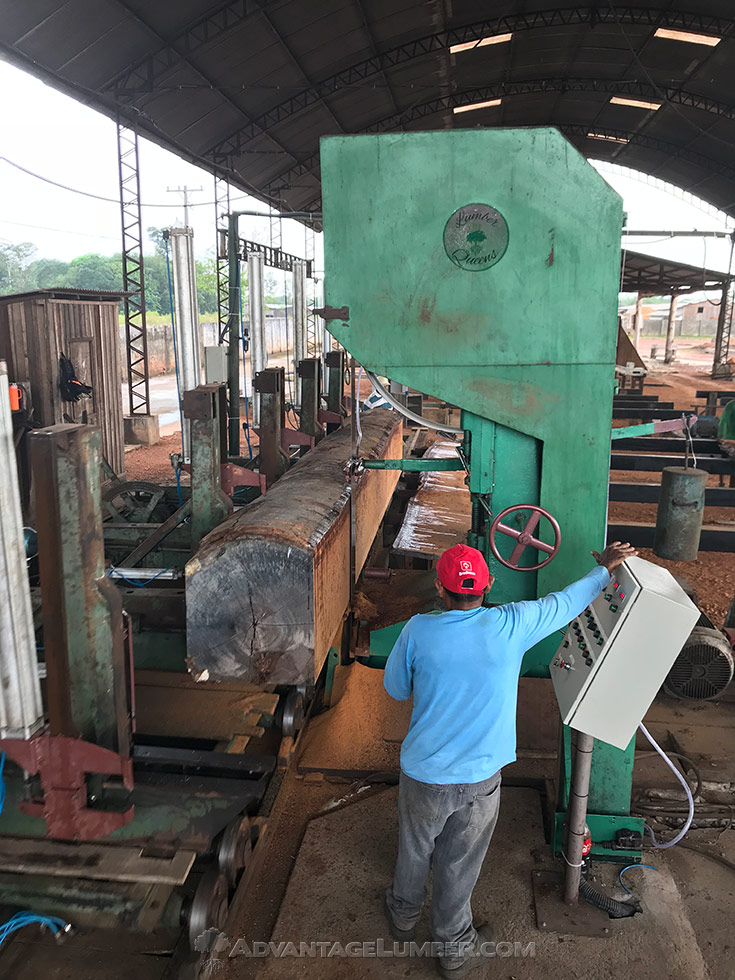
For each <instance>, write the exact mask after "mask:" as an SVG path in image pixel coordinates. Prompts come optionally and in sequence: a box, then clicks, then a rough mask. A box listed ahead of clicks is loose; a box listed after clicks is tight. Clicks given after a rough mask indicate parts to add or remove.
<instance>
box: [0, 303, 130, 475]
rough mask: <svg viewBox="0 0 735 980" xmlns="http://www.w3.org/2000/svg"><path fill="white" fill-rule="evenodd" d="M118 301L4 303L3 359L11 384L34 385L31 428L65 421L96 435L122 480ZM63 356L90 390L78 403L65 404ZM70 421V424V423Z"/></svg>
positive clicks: (0, 308)
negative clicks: (94, 429) (91, 429)
mask: <svg viewBox="0 0 735 980" xmlns="http://www.w3.org/2000/svg"><path fill="white" fill-rule="evenodd" d="M118 300H119V295H118V294H112V295H110V296H109V297H105V296H100V295H99V294H96V293H94V294H90V296H89V297H88V298H84V294H77V295H76V296H74V298H60V297H57V296H54V295H50V294H47V293H43V292H42V293H26V294H23V295H19V296H3V297H0V357H3V358H4V359H5V360H7V361H8V373H9V376H10V380H11V381H16V380H17V381H26V380H28V381H30V385H31V394H32V400H33V405H34V421H35V422H36V423H37V424H38V425H42V426H49V425H58V424H60V423H62V422H64V421H69V420H70V421H73V422H78V423H82V422H83V423H86V424H89V425H96V426H98V427H99V429H100V432H101V434H102V452H103V454H104V456H105V458H106V459H107V461H108V462H109V463H110V465H111V466H112V468H113V469H114V471H115V473H117V475H118V476H122V475H124V473H125V447H124V443H123V421H122V398H121V395H120V342H119V331H118V313H117V311H118ZM61 353H64V354H66V356H67V357H68V358H70V359H71V361H72V363H73V364H74V367H75V369H76V373H77V377H78V378H79V380H80V381H83V382H84V383H85V384H89V385H91V386H92V389H93V390H92V395H91V396H90V397H89V398H82V399H80V400H79V401H78V402H66V401H62V399H61V395H60V392H59V355H60V354H61ZM65 417H66V418H65Z"/></svg>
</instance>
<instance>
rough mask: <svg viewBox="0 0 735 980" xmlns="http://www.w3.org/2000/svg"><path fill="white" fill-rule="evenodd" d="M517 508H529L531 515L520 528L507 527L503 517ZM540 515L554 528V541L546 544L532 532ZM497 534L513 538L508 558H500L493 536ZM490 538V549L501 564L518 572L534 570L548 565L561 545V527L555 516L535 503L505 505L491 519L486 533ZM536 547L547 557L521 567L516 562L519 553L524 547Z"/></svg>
mask: <svg viewBox="0 0 735 980" xmlns="http://www.w3.org/2000/svg"><path fill="white" fill-rule="evenodd" d="M517 510H530V511H531V516H530V517H529V518H528V520H527V521H526V526H525V527H524V528H523V529H522V530H520V531H519V530H518V528H515V527H509V526H508V525H507V524H504V523H503V519H504V518H505V517H507V516H508V515H509V514H513V513H515V511H517ZM542 517H545V518H546V520H547V521H548V522H549V524H551V527H552V528H553V530H554V543H553V544H546V542H545V541H540V540H539V539H538V538H535V537H534V536H533V532H534V531H535V530H536V528H537V527H538V523H539V521H540V520H541V518H542ZM497 534H506V535H507V536H508V537H509V538H515V539H516V541H517V544H516V546H515V548H514V549H513V550H512V551H511V553H510V558H502V557H501V555H500V552H499V551H498V546H497V545H496V543H495V537H496V535H497ZM488 537H489V539H490V549H491V551H492V553H493V554H494V555H495V557H496V558H497V559H498V561H499V562H500V564H501V565H505V567H506V568H513V569H515V570H517V571H519V572H535V571H537V570H538V569H539V568H543V567H544V565H548V564H549V562H550V561H552V560H553V559H554V558H555V557H556V555H557V554H558V552H559V547H560V545H561V529H560V527H559V522H558V521H557V520H556V518H555V517H552V516H551V514H550V513H549V512H548V510H544V509H543V507H537V506H536V505H535V504H516V505H515V506H514V507H506V508H505V510H501V512H500V513H499V514H498V516H497V517H496V518H495V519H494V520H493V522H492V524H491V525H490V533H489V535H488ZM528 547H531V548H536V549H537V550H538V551H543V552H545V553H546V554H547V555H548V556H549V557H548V558H544V560H543V561H542V562H539V564H538V565H528V566H524V567H523V568H521V566H520V565H519V564H518V562H519V561H520V560H521V555H522V554H523V552H524V551H525V550H526V548H528Z"/></svg>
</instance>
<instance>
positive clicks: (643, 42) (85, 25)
mask: <svg viewBox="0 0 735 980" xmlns="http://www.w3.org/2000/svg"><path fill="white" fill-rule="evenodd" d="M6 7H7V9H5V10H4V11H3V18H2V21H0V51H3V52H4V53H5V55H6V56H7V57H8V58H11V59H13V60H14V61H15V62H17V63H18V64H20V65H21V66H23V67H25V68H26V69H28V70H30V71H33V72H35V73H36V74H39V75H41V76H42V77H44V78H45V79H47V80H50V81H51V82H52V83H53V84H54V85H56V86H58V87H60V88H62V89H64V90H66V91H67V92H70V93H71V94H73V95H75V96H76V97H77V98H80V99H82V100H83V101H86V102H89V103H90V104H92V105H94V106H95V107H97V108H99V109H101V110H102V111H104V112H106V113H107V114H109V115H111V116H113V117H114V116H116V115H117V114H118V113H119V114H120V115H121V116H122V118H124V119H126V120H128V121H130V122H131V123H134V124H135V125H137V127H138V129H139V131H140V132H141V133H143V134H144V135H147V136H149V137H151V138H153V139H154V140H156V141H158V142H159V143H162V144H164V145H166V146H168V147H170V148H172V149H174V150H175V151H176V152H178V153H180V154H182V155H183V156H185V157H187V158H189V159H191V160H194V161H196V162H197V163H200V164H202V165H204V166H205V167H207V168H208V169H215V168H216V169H219V170H220V171H222V172H223V173H224V174H225V175H226V176H228V178H229V179H230V180H231V182H232V183H234V184H235V185H236V186H238V187H240V188H242V189H244V190H247V191H251V192H255V193H256V194H257V196H259V197H260V198H262V199H264V200H268V201H270V202H272V203H275V204H279V205H281V206H283V207H284V208H286V209H289V210H301V209H310V210H318V209H319V207H320V185H319V161H318V141H319V137H320V136H322V135H326V134H333V133H356V132H361V131H364V130H369V131H373V132H380V131H391V130H402V129H407V130H411V129H436V128H447V127H453V126H476V125H477V126H534V125H544V126H548V125H552V126H557V127H559V129H561V130H562V131H563V132H564V133H565V135H567V137H568V138H569V139H570V140H571V141H572V142H573V143H574V144H575V145H576V146H577V147H578V148H579V149H580V150H581V151H582V152H583V153H585V154H586V155H587V156H592V157H596V158H601V159H608V160H614V161H616V162H618V163H621V164H624V165H626V166H630V167H633V168H636V169H638V170H642V171H645V172H648V173H653V174H656V175H657V176H659V177H661V178H662V179H664V180H668V181H671V182H672V183H674V184H677V185H679V186H681V187H684V188H686V189H688V190H691V191H692V192H693V193H695V194H697V195H698V196H700V197H702V198H703V199H705V200H707V201H710V202H711V203H712V204H714V205H716V206H717V207H720V208H722V209H723V210H725V211H728V212H729V213H731V214H735V163H734V162H733V144H734V143H735V104H734V103H733V96H732V69H731V66H732V63H733V59H734V58H735V40H734V39H733V38H734V35H735V18H734V17H733V7H732V3H731V2H730V0H698V2H697V3H696V4H695V3H691V2H687V0H672V2H669V0H657V2H648V3H641V4H639V5H637V6H632V7H631V6H627V5H626V6H623V5H622V4H620V5H619V6H616V5H614V4H613V3H612V2H610V3H608V2H606V3H604V4H599V3H598V2H596V0H595V2H591V3H580V4H576V5H573V6H557V5H554V4H549V3H544V2H543V0H530V2H529V0H517V2H502V0H501V2H497V3H493V4H490V5H489V4H486V3H481V2H479V0H425V2H422V3H416V2H407V0H370V2H368V0H318V2H314V0H230V2H214V0H158V2H157V3H150V2H148V0H25V2H24V3H16V4H7V5H6ZM693 8H694V9H695V12H692V10H693ZM490 14H491V15H490ZM659 28H665V29H669V30H672V29H673V30H678V31H685V32H689V33H696V34H700V35H705V36H709V37H710V38H715V39H716V38H720V39H721V40H720V41H719V43H718V44H716V46H712V45H708V44H705V43H689V42H686V43H684V42H681V41H677V40H671V39H667V38H661V37H657V36H656V31H657V29H659ZM508 34H509V35H511V37H510V38H509V39H507V40H503V41H499V42H497V43H485V44H482V43H481V42H482V41H483V40H484V39H487V38H490V37H498V36H504V35H508ZM458 44H464V45H471V44H474V45H475V46H474V47H469V48H468V47H465V49H464V50H460V51H455V52H454V53H452V51H451V50H450V49H451V48H452V47H454V46H456V45H458ZM614 96H622V97H624V98H627V99H633V100H636V101H638V102H643V103H649V104H660V108H658V109H651V108H646V107H645V106H630V105H620V104H612V103H611V102H610V99H611V97H614ZM496 99H500V100H501V102H500V104H499V105H495V106H488V107H486V108H484V109H477V110H473V111H471V112H466V113H461V114H460V113H455V112H454V111H453V110H454V109H455V108H457V107H461V106H467V105H470V104H475V103H478V102H493V101H494V100H496ZM590 134H592V135H590Z"/></svg>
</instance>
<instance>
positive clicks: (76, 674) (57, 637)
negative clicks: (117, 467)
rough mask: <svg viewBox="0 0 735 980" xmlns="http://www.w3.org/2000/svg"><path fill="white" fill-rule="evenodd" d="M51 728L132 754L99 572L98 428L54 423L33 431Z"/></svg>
mask: <svg viewBox="0 0 735 980" xmlns="http://www.w3.org/2000/svg"><path fill="white" fill-rule="evenodd" d="M30 442H31V466H32V473H33V486H34V487H35V493H36V514H37V517H36V527H37V530H38V560H39V571H40V576H41V582H42V594H41V599H42V613H43V637H44V647H45V654H46V671H47V684H46V690H47V703H48V715H49V728H50V733H51V734H52V735H66V736H71V737H72V738H82V739H85V740H86V741H88V742H92V743H94V744H95V745H97V746H100V747H101V748H104V749H109V750H111V751H113V752H116V753H119V754H120V755H123V756H127V755H129V753H130V707H129V698H128V690H129V683H130V678H129V666H130V665H129V661H128V659H127V656H126V650H125V642H124V633H123V621H122V599H121V597H120V592H119V591H118V589H117V587H116V586H115V585H113V583H112V582H111V581H110V579H108V578H107V577H106V575H105V555H104V539H103V536H102V506H101V502H100V473H101V469H100V433H99V431H98V430H97V429H94V428H92V427H91V426H86V425H53V426H50V427H49V428H46V429H38V430H37V431H36V432H34V433H32V435H31V440H30Z"/></svg>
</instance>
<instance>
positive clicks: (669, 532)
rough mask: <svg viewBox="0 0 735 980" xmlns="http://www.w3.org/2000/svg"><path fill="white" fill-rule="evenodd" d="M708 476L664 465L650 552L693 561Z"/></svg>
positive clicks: (697, 549)
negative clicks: (654, 531) (654, 532)
mask: <svg viewBox="0 0 735 980" xmlns="http://www.w3.org/2000/svg"><path fill="white" fill-rule="evenodd" d="M706 486H707V473H706V472H705V471H704V470H697V469H693V468H691V467H684V466H667V467H665V469H664V470H663V472H662V474H661V495H660V496H659V499H658V511H657V513H656V534H655V537H654V539H653V551H654V553H655V554H657V555H658V556H659V558H669V559H671V560H672V561H694V559H695V558H696V557H697V553H698V551H699V536H700V534H701V531H702V517H703V514H704V488H705V487H706Z"/></svg>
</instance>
